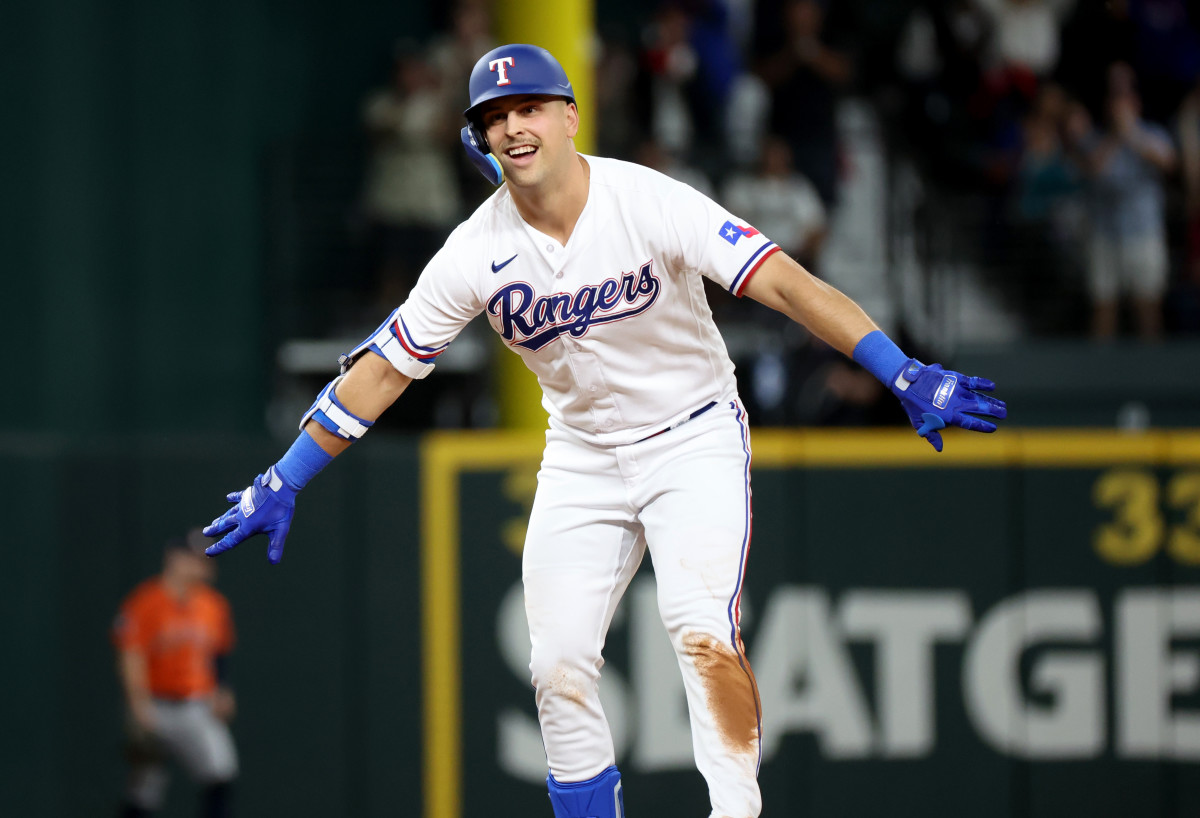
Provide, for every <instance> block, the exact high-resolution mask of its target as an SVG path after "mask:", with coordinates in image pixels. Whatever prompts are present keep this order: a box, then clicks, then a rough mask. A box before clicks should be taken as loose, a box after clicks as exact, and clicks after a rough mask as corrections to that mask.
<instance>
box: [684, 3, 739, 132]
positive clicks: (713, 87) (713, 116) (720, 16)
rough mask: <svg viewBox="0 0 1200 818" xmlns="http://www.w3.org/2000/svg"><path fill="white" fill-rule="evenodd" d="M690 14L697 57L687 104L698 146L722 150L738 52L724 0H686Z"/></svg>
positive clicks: (735, 74)
mask: <svg viewBox="0 0 1200 818" xmlns="http://www.w3.org/2000/svg"><path fill="white" fill-rule="evenodd" d="M686 8H687V10H688V14H689V17H690V18H691V25H690V38H689V39H690V41H691V45H692V49H693V51H695V53H696V57H697V60H698V65H697V70H696V81H695V83H693V84H692V85H691V86H690V89H689V90H690V94H691V98H690V99H689V107H690V109H691V112H692V120H693V122H694V123H695V125H696V136H697V138H698V139H699V141H700V147H701V148H703V149H704V150H705V151H706V152H708V153H713V154H717V153H723V152H724V147H725V145H724V142H725V125H726V121H725V111H726V109H727V108H728V107H729V100H730V95H731V93H732V91H733V88H734V85H735V83H736V82H737V79H738V77H739V75H740V74H741V73H742V66H741V63H742V60H741V53H740V51H739V49H738V45H737V41H736V37H737V30H736V29H735V27H734V25H733V22H732V19H731V15H730V9H729V5H728V0H686Z"/></svg>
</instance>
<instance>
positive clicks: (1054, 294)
mask: <svg viewBox="0 0 1200 818" xmlns="http://www.w3.org/2000/svg"><path fill="white" fill-rule="evenodd" d="M1079 115H1082V116H1083V117H1084V120H1083V122H1082V127H1083V129H1084V133H1085V134H1086V132H1087V131H1090V119H1088V118H1087V113H1086V111H1085V110H1084V109H1083V108H1082V106H1081V105H1079V104H1078V103H1075V102H1073V101H1072V100H1070V99H1069V98H1068V97H1067V95H1066V94H1065V93H1064V91H1063V89H1062V88H1061V87H1060V86H1058V85H1055V84H1053V83H1047V84H1045V85H1044V86H1042V89H1041V91H1040V92H1039V93H1038V98H1037V101H1036V103H1035V104H1034V106H1033V109H1032V110H1031V111H1030V112H1029V114H1028V115H1027V116H1026V117H1025V118H1024V120H1023V122H1022V129H1021V130H1022V151H1021V156H1020V160H1019V163H1018V166H1017V173H1016V180H1015V185H1014V190H1013V205H1014V206H1013V213H1012V223H1013V224H1012V226H1013V231H1012V237H1011V241H1010V242H1009V244H1010V245H1011V246H1012V247H1013V248H1014V251H1015V252H1013V253H1011V254H1010V256H1011V257H1012V258H1013V261H1014V262H1015V263H1014V264H1013V265H1012V267H1011V269H1013V270H1014V271H1015V272H1016V278H1018V279H1019V281H1020V285H1021V288H1022V289H1021V295H1022V301H1023V304H1024V305H1025V312H1026V314H1027V315H1028V317H1029V320H1030V322H1031V324H1032V327H1033V329H1034V330H1035V331H1039V332H1040V331H1052V332H1061V331H1063V330H1066V329H1074V326H1073V322H1068V321H1066V320H1064V319H1065V318H1066V317H1067V316H1066V315H1065V310H1064V305H1066V304H1069V303H1070V302H1071V301H1072V298H1071V296H1072V290H1073V289H1074V287H1075V281H1073V280H1072V279H1073V278H1074V276H1072V273H1073V272H1074V271H1075V270H1076V269H1078V268H1079V265H1078V259H1079V254H1080V252H1081V248H1082V242H1083V232H1082V231H1083V213H1082V211H1081V206H1082V197H1081V190H1082V180H1081V178H1080V177H1081V168H1080V167H1079V165H1078V163H1077V162H1076V161H1074V159H1073V157H1072V156H1071V154H1070V153H1069V152H1068V150H1067V147H1066V143H1065V142H1064V133H1065V132H1066V131H1067V129H1068V127H1073V128H1074V129H1075V130H1076V131H1078V130H1079V128H1080V124H1079V123H1078V122H1076V123H1075V124H1074V125H1071V124H1070V123H1071V122H1072V118H1073V117H1077V116H1079ZM1076 292H1077V291H1076Z"/></svg>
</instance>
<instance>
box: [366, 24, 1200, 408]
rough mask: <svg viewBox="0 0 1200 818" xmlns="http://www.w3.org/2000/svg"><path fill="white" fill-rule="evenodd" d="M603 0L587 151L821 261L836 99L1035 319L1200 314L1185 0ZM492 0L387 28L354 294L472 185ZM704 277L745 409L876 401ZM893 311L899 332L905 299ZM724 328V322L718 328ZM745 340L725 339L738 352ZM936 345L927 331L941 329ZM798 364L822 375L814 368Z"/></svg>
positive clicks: (834, 361)
mask: <svg viewBox="0 0 1200 818" xmlns="http://www.w3.org/2000/svg"><path fill="white" fill-rule="evenodd" d="M597 14H598V16H599V21H598V37H597V68H596V76H597V78H598V80H597V82H596V83H595V86H594V88H595V98H594V105H595V110H594V113H593V114H592V115H593V116H594V117H595V118H596V121H597V123H598V126H597V128H596V135H597V137H596V138H597V145H596V146H595V149H596V152H597V153H599V154H602V155H607V156H615V157H618V158H623V159H629V160H632V161H636V162H640V163H643V164H646V165H649V166H651V167H654V168H656V169H658V170H660V171H662V172H663V173H666V174H668V175H670V176H672V177H675V178H677V179H679V180H681V181H684V182H686V183H687V184H690V185H692V186H693V187H695V188H697V189H698V190H701V191H703V192H704V193H706V194H708V195H710V196H713V197H714V198H716V199H717V200H719V201H721V202H722V203H723V204H725V205H726V206H727V207H729V208H730V209H731V210H732V211H733V212H735V213H737V214H738V215H739V216H741V217H742V218H744V219H746V220H747V221H749V222H750V223H752V224H754V225H755V226H757V227H758V228H759V229H760V230H762V231H763V232H764V233H766V234H767V235H769V236H771V237H772V238H773V239H774V240H775V241H776V242H777V243H778V244H779V245H780V246H781V247H783V248H784V249H785V250H786V252H788V253H790V254H791V255H792V256H794V257H795V258H797V259H798V260H800V261H801V262H802V263H804V264H805V265H806V266H807V267H808V268H809V269H810V270H812V271H813V272H814V273H816V274H817V275H822V274H823V253H824V251H825V250H826V248H827V245H828V240H829V237H830V226H831V224H832V223H833V222H834V220H835V219H836V217H837V214H838V211H839V206H840V205H841V204H842V202H843V195H844V184H845V180H846V178H847V176H848V173H849V171H850V170H852V169H850V168H848V167H847V164H848V161H849V160H848V158H847V152H846V151H845V149H844V145H843V140H842V129H841V128H840V126H839V110H840V107H841V106H842V105H843V104H844V103H845V101H846V100H849V99H855V100H860V101H865V102H866V103H867V104H868V105H869V107H870V110H871V111H872V114H873V116H874V117H875V118H876V120H877V121H878V123H879V127H880V132H881V133H882V135H883V140H882V141H883V146H884V147H883V149H884V152H885V154H886V162H885V164H884V167H885V168H886V171H885V172H886V173H891V172H893V171H894V170H895V169H896V168H898V167H909V168H911V169H912V170H913V171H914V172H915V174H916V176H917V177H918V178H919V179H920V180H921V185H922V191H923V192H922V207H921V210H922V212H924V213H925V214H926V219H927V220H928V221H929V222H930V226H931V228H932V229H933V230H935V231H941V232H946V233H953V235H955V236H957V237H959V241H958V242H957V243H956V244H957V246H959V247H965V248H970V249H969V250H968V251H966V252H969V253H970V254H971V255H972V256H973V258H972V259H971V260H972V262H973V263H974V265H975V267H976V268H977V269H978V270H979V271H981V274H982V275H983V276H984V277H985V279H986V280H987V283H988V286H989V287H990V288H991V289H990V291H991V292H994V293H995V297H996V298H997V299H1000V300H1005V301H1007V302H1009V303H1010V305H1011V307H1012V309H1013V310H1015V311H1016V312H1018V313H1019V314H1021V315H1022V317H1023V331H1025V332H1027V333H1029V334H1030V335H1031V336H1043V337H1044V336H1060V337H1062V336H1083V335H1090V336H1092V337H1094V338H1096V339H1098V340H1101V339H1110V338H1115V337H1119V336H1130V337H1135V338H1139V339H1143V340H1155V339H1160V338H1163V337H1166V336H1171V335H1181V334H1184V333H1189V332H1195V331H1197V330H1200V297H1198V296H1197V293H1198V292H1200V37H1198V36H1197V31H1196V26H1195V21H1197V20H1200V16H1198V15H1200V0H1107V1H1106V2H1105V1H1104V0H926V1H925V2H920V0H909V1H908V2H903V1H902V0H757V2H756V1H755V0H661V1H660V2H659V3H658V4H657V5H656V6H654V7H652V8H650V9H647V11H646V14H645V16H644V17H642V18H641V19H636V20H631V19H630V17H629V16H628V15H625V14H621V15H619V17H620V19H619V20H606V19H605V14H604V10H603V9H597ZM492 22H493V21H492V14H491V9H490V6H489V3H488V2H486V0H459V2H457V3H456V4H455V5H454V6H453V8H452V10H451V11H450V12H448V13H447V20H446V24H445V26H444V31H443V32H442V33H440V34H439V35H438V36H435V37H433V38H431V39H430V40H428V41H426V42H421V43H416V42H408V41H403V42H400V43H398V44H397V45H396V48H395V51H394V53H393V54H392V55H391V56H392V58H393V68H392V75H391V78H390V82H389V83H387V84H386V85H385V86H384V87H381V88H380V89H379V90H377V91H375V92H373V93H372V94H371V95H370V96H369V97H368V98H367V99H366V100H365V101H364V104H363V108H362V117H363V129H364V133H365V135H366V138H367V139H368V140H369V144H370V151H369V161H368V165H367V168H366V172H365V174H364V182H363V188H362V190H363V192H362V200H361V215H362V222H363V224H364V225H366V229H365V231H364V237H365V238H364V242H365V244H366V247H367V248H368V253H367V255H366V257H367V258H368V259H369V261H368V264H369V266H370V269H371V273H370V275H369V276H367V280H369V282H370V284H369V287H370V290H371V291H370V292H369V293H364V296H365V297H366V299H367V301H369V302H370V306H371V309H372V311H373V313H376V314H377V313H378V312H379V311H381V310H386V309H390V308H391V307H392V306H394V305H395V304H397V303H399V302H400V301H401V300H402V299H403V296H404V293H405V292H407V290H408V288H409V287H411V285H412V283H413V282H414V281H415V278H416V276H417V275H418V274H419V273H420V270H421V268H422V266H423V264H424V261H425V260H426V259H427V258H428V257H429V256H430V255H431V254H432V253H433V252H434V251H435V250H436V248H437V247H438V246H439V245H440V244H441V242H442V241H443V240H444V238H445V236H446V235H447V234H448V232H449V231H450V230H451V229H452V228H453V227H454V226H455V225H456V224H457V223H458V222H459V221H460V220H462V219H463V218H465V217H466V215H468V214H469V213H470V212H471V210H473V209H474V207H476V206H477V205H478V203H479V202H480V201H482V199H483V198H484V197H486V196H487V195H489V193H490V190H491V189H490V187H489V186H488V185H487V184H486V182H484V180H483V179H482V178H480V176H479V174H478V173H476V172H475V171H474V170H473V169H472V168H471V167H470V166H469V165H468V164H467V163H466V162H465V161H464V160H463V158H462V156H461V148H460V146H459V137H458V129H459V127H460V126H461V112H462V110H463V108H464V107H466V90H465V89H466V83H467V77H468V75H469V72H470V69H471V66H472V65H473V63H474V60H475V59H476V58H477V57H478V56H479V55H480V54H482V53H484V52H485V51H487V50H488V49H489V48H490V47H492V46H494V45H496V44H497V43H496V42H495V38H494V37H493V35H492V31H493V28H492ZM729 301H730V300H729V299H725V300H720V299H719V298H718V299H714V310H715V311H716V312H717V314H718V320H719V321H723V322H725V323H724V324H723V328H725V327H728V326H736V325H737V324H738V323H739V322H741V323H742V324H743V325H746V326H753V327H756V328H762V327H766V328H768V329H769V330H770V331H771V332H775V333H776V334H775V336H774V337H771V338H768V339H767V340H766V341H763V340H762V339H761V338H760V339H759V341H757V342H750V343H748V344H745V345H741V346H739V347H738V349H731V351H732V352H733V353H734V357H735V362H736V363H737V364H738V366H739V374H740V376H743V377H745V378H748V379H750V380H751V382H752V384H753V386H752V388H750V389H745V388H744V390H743V391H744V392H749V393H750V395H749V397H750V401H749V402H751V403H754V404H755V405H754V406H753V407H752V409H753V410H755V411H757V416H758V418H759V420H760V421H763V422H778V423H838V422H847V423H863V422H871V420H872V417H873V413H874V412H875V411H876V409H875V407H877V405H878V403H877V401H878V398H879V391H878V390H877V389H876V388H875V386H874V383H873V381H872V380H870V379H869V378H860V377H859V376H860V375H861V374H862V373H860V372H858V371H856V370H855V369H854V368H853V367H852V366H848V365H847V364H846V362H845V361H843V360H842V359H841V358H840V356H837V355H836V354H831V353H830V352H829V351H828V350H825V349H823V348H822V346H821V345H820V344H819V343H818V342H816V341H815V340H814V339H811V338H807V337H805V335H804V333H803V331H799V330H798V329H797V328H794V327H787V326H786V322H782V321H780V322H775V321H774V318H773V317H771V316H764V315H763V314H761V312H760V311H759V310H757V309H756V305H753V304H750V303H737V304H732V303H729ZM891 329H892V331H893V332H896V333H898V334H899V335H900V336H901V337H904V334H905V332H904V330H905V327H904V321H903V316H901V318H900V320H899V321H898V326H894V327H892V328H891ZM735 334H736V333H735ZM743 347H744V349H743ZM930 352H932V353H934V354H936V353H937V351H936V350H931V351H930ZM814 384H815V385H816V387H817V388H815V389H814Z"/></svg>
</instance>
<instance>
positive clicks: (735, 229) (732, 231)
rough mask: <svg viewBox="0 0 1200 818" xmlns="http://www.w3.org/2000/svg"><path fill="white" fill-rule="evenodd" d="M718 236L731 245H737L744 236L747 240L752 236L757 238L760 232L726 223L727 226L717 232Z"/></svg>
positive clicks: (722, 226) (724, 225)
mask: <svg viewBox="0 0 1200 818" xmlns="http://www.w3.org/2000/svg"><path fill="white" fill-rule="evenodd" d="M717 235H718V236H720V237H721V238H723V239H725V241H727V242H729V243H730V244H737V243H738V240H739V239H740V238H741V237H742V236H745V237H746V238H749V237H750V236H757V235H758V231H757V230H755V229H754V228H753V227H744V226H742V225H740V224H734V223H733V222H725V224H723V225H721V229H720V230H718V231H717Z"/></svg>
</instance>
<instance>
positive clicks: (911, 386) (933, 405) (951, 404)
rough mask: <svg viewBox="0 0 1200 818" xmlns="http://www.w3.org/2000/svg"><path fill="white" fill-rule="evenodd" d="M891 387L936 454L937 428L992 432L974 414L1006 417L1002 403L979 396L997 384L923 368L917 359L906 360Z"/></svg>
mask: <svg viewBox="0 0 1200 818" xmlns="http://www.w3.org/2000/svg"><path fill="white" fill-rule="evenodd" d="M890 386H891V389H892V394H894V395H895V396H896V397H897V398H899V399H900V403H901V405H902V406H903V407H904V411H905V413H907V414H908V419H909V421H910V422H911V423H912V425H913V428H914V429H916V430H917V434H919V435H920V436H921V437H923V438H925V439H926V440H928V441H929V445H931V446H933V448H934V449H936V450H937V451H939V452H940V451H941V450H942V435H941V433H940V432H939V430H940V429H944V428H945V427H947V426H960V427H962V428H963V429H968V430H970V431H972V432H994V431H996V424H994V423H992V422H991V421H988V420H981V419H980V418H978V417H975V415H983V416H984V417H991V418H996V419H997V420H999V419H1002V418H1005V417H1007V416H1008V407H1006V406H1005V404H1004V401H1002V400H996V399H995V398H993V397H991V396H990V395H982V394H980V393H981V392H991V391H992V390H994V389H995V388H996V384H994V383H992V382H991V381H989V380H988V379H987V378H969V377H967V376H966V375H963V374H962V373H961V372H953V371H951V370H949V369H942V365H941V364H930V365H929V366H926V365H925V364H923V363H921V362H920V361H918V360H917V359H916V358H909V359H908V363H906V364H905V365H904V367H903V368H902V369H901V370H900V372H899V373H897V375H896V377H895V378H894V379H893V381H892V383H891V384H890Z"/></svg>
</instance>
